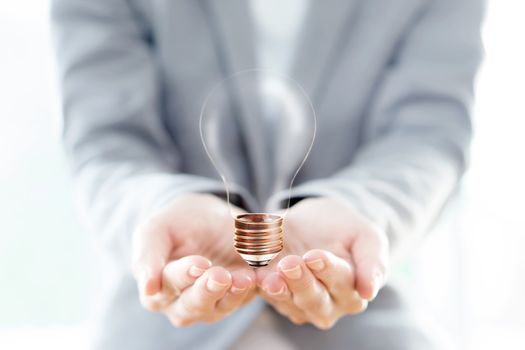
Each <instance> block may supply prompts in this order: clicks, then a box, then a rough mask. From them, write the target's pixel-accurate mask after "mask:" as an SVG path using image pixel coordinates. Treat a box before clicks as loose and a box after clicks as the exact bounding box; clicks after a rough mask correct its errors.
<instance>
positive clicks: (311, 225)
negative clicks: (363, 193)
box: [256, 198, 388, 329]
mask: <svg viewBox="0 0 525 350" xmlns="http://www.w3.org/2000/svg"><path fill="white" fill-rule="evenodd" d="M284 225H285V227H284V230H285V247H286V248H285V251H283V253H282V256H283V257H282V258H281V259H280V260H279V261H278V262H274V263H273V264H271V265H270V266H269V267H267V268H262V269H258V270H257V271H256V272H257V283H258V285H259V288H260V291H259V293H260V295H261V296H262V297H263V298H264V299H265V300H266V301H267V302H268V303H270V304H271V305H272V306H273V307H274V308H275V309H276V310H277V311H278V312H279V313H281V314H283V315H284V316H286V317H288V318H289V319H290V321H292V322H294V323H296V324H304V323H311V324H313V325H315V326H316V327H318V328H320V329H329V328H331V327H332V326H333V325H334V324H335V323H336V322H337V320H338V319H339V318H341V317H343V316H345V315H351V314H356V313H359V312H362V311H364V310H365V309H366V307H367V305H368V302H369V301H371V300H372V299H374V298H375V296H376V295H377V293H378V291H379V289H380V288H381V287H382V286H383V285H384V283H385V280H386V273H387V264H388V240H387V237H386V235H385V233H384V232H382V231H381V230H379V229H378V228H377V227H375V226H374V225H373V224H371V223H369V222H368V221H367V220H366V219H364V218H363V217H362V216H360V215H359V214H357V213H356V212H355V211H354V209H353V208H352V207H351V206H350V205H348V204H347V203H345V202H342V201H339V200H335V199H330V198H315V199H306V200H303V201H301V202H300V203H298V204H297V205H295V206H294V207H292V208H291V209H290V210H289V212H288V214H287V216H286V219H285V224H284ZM319 248H322V249H319Z"/></svg>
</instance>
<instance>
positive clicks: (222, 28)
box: [202, 0, 255, 76]
mask: <svg viewBox="0 0 525 350" xmlns="http://www.w3.org/2000/svg"><path fill="white" fill-rule="evenodd" d="M202 1H203V3H204V6H203V7H204V10H205V11H206V12H207V16H208V19H209V20H210V21H211V22H212V25H213V28H214V29H215V31H216V32H215V33H214V35H215V43H216V48H217V51H218V54H219V55H220V56H221V57H222V58H221V59H223V60H224V61H223V62H222V63H223V66H224V69H225V72H224V74H225V75H226V76H229V75H232V74H234V73H236V72H239V71H242V70H246V69H252V68H254V67H255V43H254V35H253V33H254V30H253V23H252V22H253V21H252V20H251V18H250V8H249V1H246V0H228V1H217V0H202Z"/></svg>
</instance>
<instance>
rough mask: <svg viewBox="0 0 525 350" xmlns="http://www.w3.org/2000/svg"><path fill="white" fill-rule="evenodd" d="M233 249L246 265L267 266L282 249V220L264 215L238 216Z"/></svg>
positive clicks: (279, 217) (249, 214)
mask: <svg viewBox="0 0 525 350" xmlns="http://www.w3.org/2000/svg"><path fill="white" fill-rule="evenodd" d="M234 247H235V250H236V251H237V253H238V254H239V255H240V256H241V257H242V258H243V259H244V261H246V262H247V263H248V265H250V266H253V267H260V266H266V265H268V264H269V263H270V261H272V259H273V258H275V257H276V256H277V254H279V252H280V251H281V250H282V249H283V218H282V217H281V216H279V215H273V214H264V213H248V214H241V215H238V216H237V217H236V218H235V233H234Z"/></svg>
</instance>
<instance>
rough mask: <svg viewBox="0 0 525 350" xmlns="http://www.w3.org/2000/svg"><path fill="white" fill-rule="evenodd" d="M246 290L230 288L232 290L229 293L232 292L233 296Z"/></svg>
mask: <svg viewBox="0 0 525 350" xmlns="http://www.w3.org/2000/svg"><path fill="white" fill-rule="evenodd" d="M246 289H247V287H244V288H239V287H235V286H232V288H231V292H232V293H233V294H241V293H242V292H244V291H245V290H246Z"/></svg>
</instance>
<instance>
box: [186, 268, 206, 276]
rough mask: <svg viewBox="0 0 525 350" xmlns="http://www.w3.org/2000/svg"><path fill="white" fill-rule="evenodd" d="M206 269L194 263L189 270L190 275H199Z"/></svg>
mask: <svg viewBox="0 0 525 350" xmlns="http://www.w3.org/2000/svg"><path fill="white" fill-rule="evenodd" d="M204 271H205V270H204V269H201V268H200V267H197V266H195V265H192V266H191V267H190V269H189V271H188V273H189V274H190V276H192V277H199V276H201V275H202V274H203V273H204Z"/></svg>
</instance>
